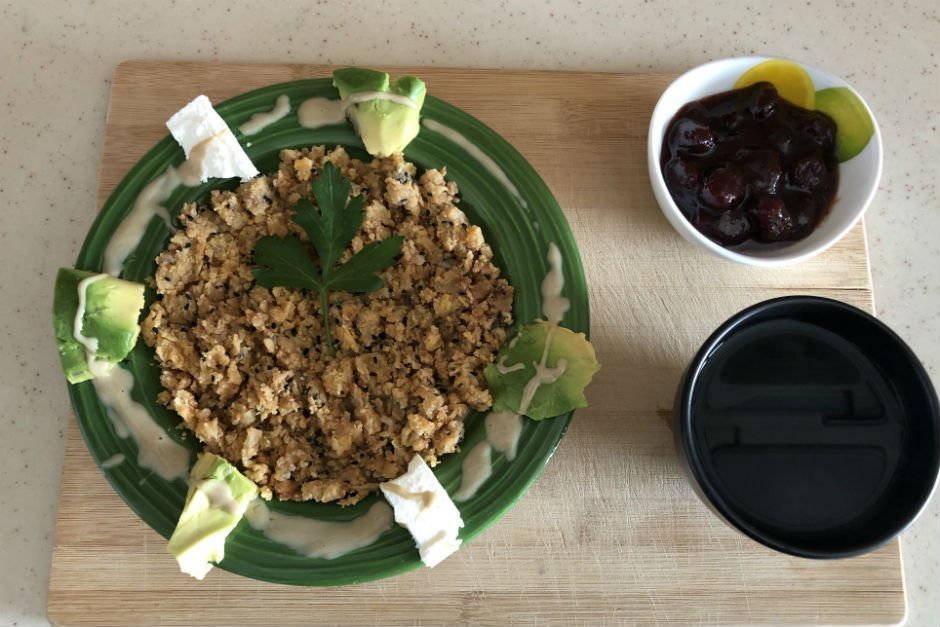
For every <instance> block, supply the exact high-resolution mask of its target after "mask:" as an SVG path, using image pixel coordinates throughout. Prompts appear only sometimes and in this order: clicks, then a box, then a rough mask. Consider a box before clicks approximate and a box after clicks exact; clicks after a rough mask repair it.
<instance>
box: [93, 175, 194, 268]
mask: <svg viewBox="0 0 940 627" xmlns="http://www.w3.org/2000/svg"><path fill="white" fill-rule="evenodd" d="M179 184H180V177H179V174H177V172H176V168H174V167H173V166H170V167H168V168H167V169H166V171H165V172H164V173H163V174H161V175H160V176H158V177H157V178H155V179H153V180H152V181H150V182H149V183H148V184H147V186H146V187H144V188H143V189H142V190H141V192H140V194H138V195H137V198H136V199H135V200H134V207H133V208H132V209H131V212H130V213H128V214H127V215H126V216H124V219H123V220H121V224H119V225H118V227H117V229H115V231H114V235H112V236H111V239H110V241H108V246H107V248H105V250H104V271H105V272H106V273H108V274H110V275H112V276H118V275H120V274H121V268H122V267H123V266H124V262H125V261H126V260H127V257H128V255H130V254H131V251H133V250H134V249H135V248H137V244H138V243H140V238H141V237H143V235H144V231H146V230H147V225H148V224H150V221H151V220H152V219H153V217H154V216H159V217H160V218H162V219H163V221H164V222H165V223H166V225H167V226H168V227H169V226H171V222H170V214H169V213H167V210H166V208H164V207H163V203H164V202H166V201H167V199H168V198H169V197H170V194H172V193H173V190H174V189H176V186H177V185H179Z"/></svg>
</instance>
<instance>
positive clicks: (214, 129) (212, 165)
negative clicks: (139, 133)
mask: <svg viewBox="0 0 940 627" xmlns="http://www.w3.org/2000/svg"><path fill="white" fill-rule="evenodd" d="M166 127H167V128H168V129H170V133H171V134H172V135H173V139H175V140H176V141H177V143H179V145H180V146H182V147H183V152H185V153H186V158H187V159H193V160H198V161H199V163H198V164H193V165H194V166H195V167H196V168H198V169H197V170H196V171H197V172H198V173H199V177H200V179H199V180H201V181H202V182H203V183H205V182H206V181H208V180H209V179H210V178H220V179H227V178H232V177H233V176H238V177H241V180H242V181H247V180H249V179H251V178H254V177H255V176H258V168H256V167H255V164H254V163H252V162H251V159H249V158H248V155H247V154H246V153H245V151H244V149H242V147H241V144H239V143H238V140H237V139H235V135H234V133H232V130H231V129H230V128H229V127H228V125H227V124H226V123H225V120H223V119H222V116H220V115H219V114H218V113H217V112H216V110H215V109H213V108H212V103H211V102H209V99H208V98H207V97H206V96H198V97H197V98H196V99H195V100H193V101H192V102H190V103H189V104H188V105H186V106H185V107H183V108H182V109H180V110H179V111H177V112H176V113H175V114H173V117H171V118H170V119H169V120H168V121H167V123H166Z"/></svg>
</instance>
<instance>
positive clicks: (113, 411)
mask: <svg viewBox="0 0 940 627" xmlns="http://www.w3.org/2000/svg"><path fill="white" fill-rule="evenodd" d="M92 383H93V384H94V386H95V391H96V392H97V393H98V398H99V399H101V402H102V403H103V404H104V406H105V409H106V410H107V413H108V418H110V419H111V423H112V424H113V425H114V431H115V432H116V433H117V435H118V437H121V438H127V437H128V436H130V437H132V438H133V439H134V442H136V443H137V447H138V450H139V452H138V454H137V464H138V465H139V466H140V467H141V468H147V469H149V470H152V471H153V472H155V473H157V474H158V475H160V476H161V477H163V478H164V479H166V480H167V481H171V480H173V479H178V478H184V477H186V475H187V474H188V473H189V449H187V448H186V447H184V446H183V445H181V444H179V443H177V442H176V441H175V440H173V438H171V437H170V436H168V435H167V434H166V432H165V431H164V430H163V427H161V426H160V425H158V424H157V423H156V422H154V421H153V418H151V416H150V414H149V413H148V412H147V409H146V408H145V407H144V406H143V405H141V404H140V403H138V402H137V401H135V400H134V399H132V398H131V388H132V387H133V385H134V377H133V376H132V375H131V373H130V372H128V371H127V370H125V369H123V368H121V367H115V368H112V369H111V370H110V371H109V372H107V373H103V374H96V375H95V378H94V379H92Z"/></svg>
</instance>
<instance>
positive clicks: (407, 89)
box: [333, 68, 427, 157]
mask: <svg viewBox="0 0 940 627" xmlns="http://www.w3.org/2000/svg"><path fill="white" fill-rule="evenodd" d="M333 85H334V86H335V87H336V88H337V89H338V90H339V95H340V98H343V99H346V98H348V97H349V96H350V95H352V94H356V93H362V92H385V93H389V94H394V95H397V96H404V97H406V98H409V99H410V100H411V101H412V102H414V104H415V106H414V107H411V106H409V105H407V104H402V103H399V102H395V101H393V100H389V99H387V98H373V99H371V100H367V101H365V102H360V103H357V104H355V105H353V106H352V107H350V108H349V111H348V113H349V119H350V120H352V123H353V125H354V126H355V127H356V131H357V132H358V133H359V137H361V138H362V143H363V144H365V146H366V150H367V151H368V152H369V154H371V155H373V156H376V157H387V156H389V155H391V154H394V153H396V152H402V151H403V150H404V149H405V147H406V146H407V145H408V144H409V143H411V140H413V139H414V138H415V137H417V136H418V131H419V130H420V129H421V127H420V124H419V119H420V112H421V107H422V106H424V97H425V96H426V95H427V87H426V86H425V84H424V81H422V80H421V79H420V78H417V77H415V76H402V77H400V78H398V79H397V80H396V81H395V82H394V83H390V81H389V76H388V73H387V72H379V71H377V70H370V69H365V68H341V69H338V70H335V71H334V72H333Z"/></svg>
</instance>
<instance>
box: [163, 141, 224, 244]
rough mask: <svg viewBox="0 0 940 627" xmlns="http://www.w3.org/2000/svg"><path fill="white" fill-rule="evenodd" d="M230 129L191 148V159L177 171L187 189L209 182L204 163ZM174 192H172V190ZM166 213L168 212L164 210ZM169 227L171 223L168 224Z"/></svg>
mask: <svg viewBox="0 0 940 627" xmlns="http://www.w3.org/2000/svg"><path fill="white" fill-rule="evenodd" d="M228 132H229V130H228V128H225V129H223V130H221V131H219V132H218V133H216V134H215V135H210V136H209V137H206V138H205V139H204V140H202V141H201V142H199V143H198V144H196V145H195V146H193V147H192V148H190V150H189V157H188V158H187V159H186V161H184V162H183V163H181V164H180V167H178V168H177V169H176V173H177V174H178V175H179V181H180V183H182V184H183V185H185V186H186V187H196V186H197V185H199V184H200V183H202V182H203V181H204V180H208V177H207V176H203V170H205V167H204V165H203V162H204V161H205V159H206V155H207V154H208V153H209V148H210V147H211V146H212V143H213V142H215V141H217V140H220V139H221V138H222V136H223V135H225V134H226V133H228ZM170 191H172V190H170ZM164 211H166V210H165V209H164ZM167 225H168V226H169V223H167Z"/></svg>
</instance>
